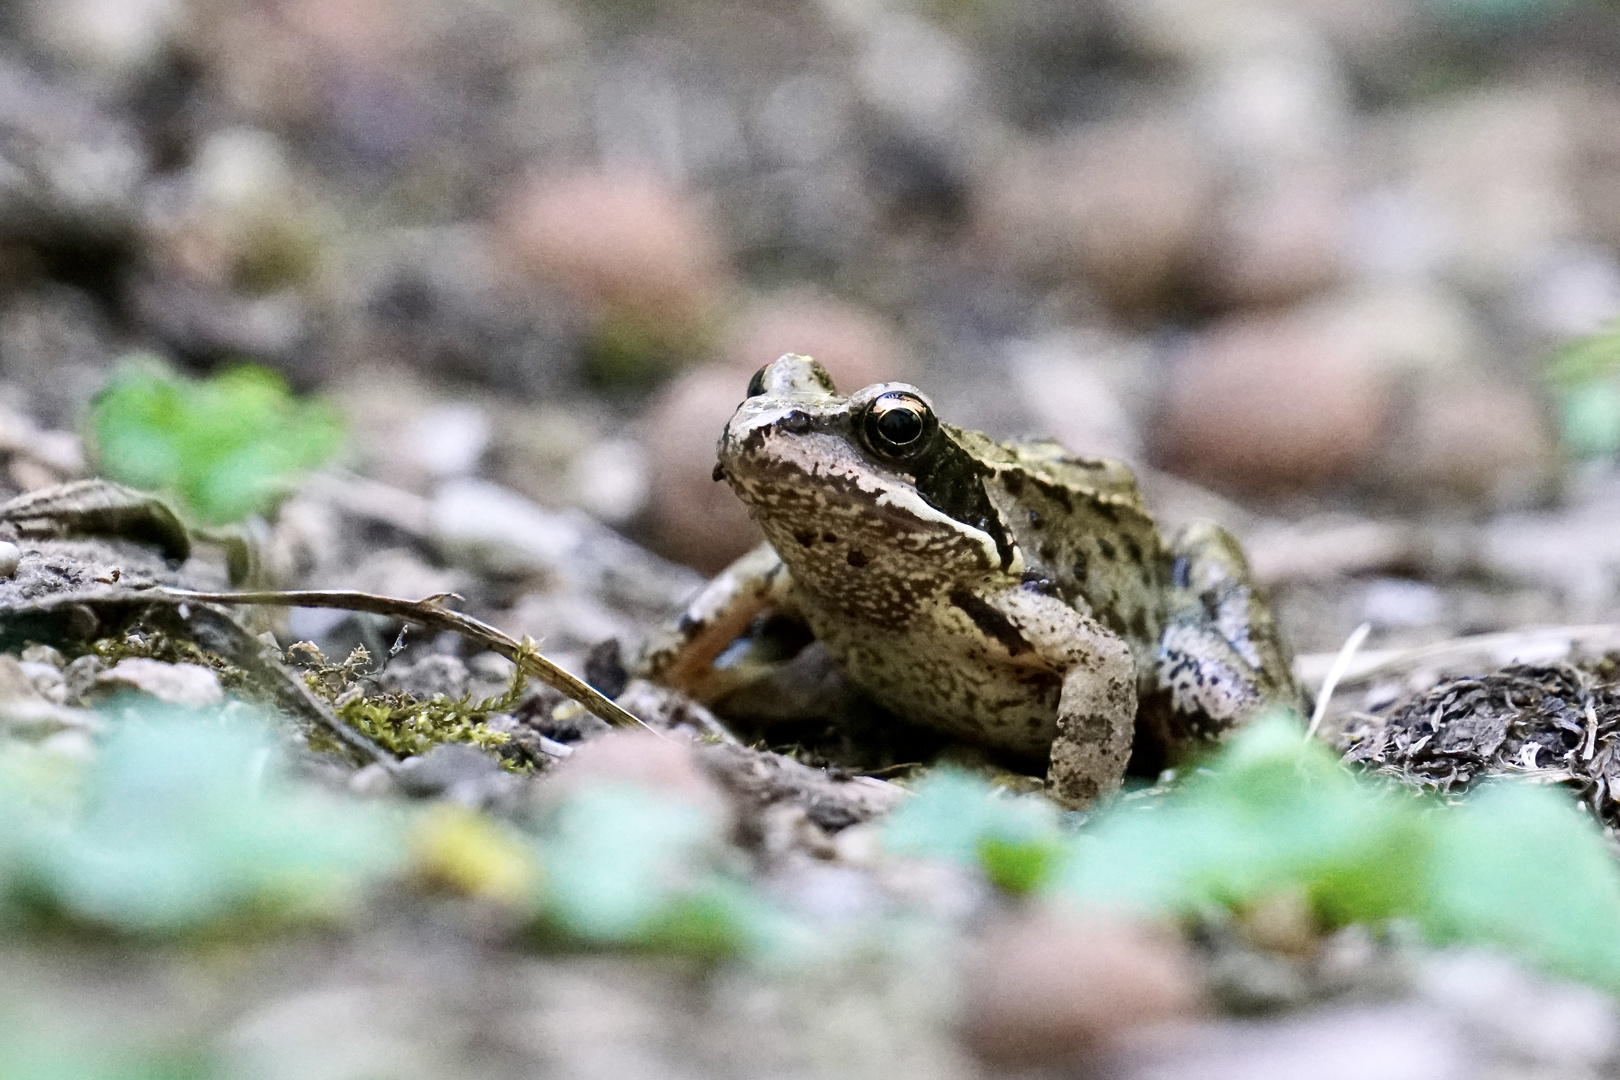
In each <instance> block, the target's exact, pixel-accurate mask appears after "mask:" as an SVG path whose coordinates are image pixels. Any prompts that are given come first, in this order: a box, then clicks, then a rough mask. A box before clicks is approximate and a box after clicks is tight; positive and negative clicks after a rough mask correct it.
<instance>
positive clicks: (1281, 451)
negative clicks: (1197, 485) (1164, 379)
mask: <svg viewBox="0 0 1620 1080" xmlns="http://www.w3.org/2000/svg"><path fill="white" fill-rule="evenodd" d="M1380 376H1381V373H1380V372H1378V371H1376V370H1374V369H1373V367H1372V365H1370V364H1367V363H1365V362H1362V359H1361V358H1360V357H1358V356H1356V355H1355V354H1353V353H1350V352H1348V351H1347V350H1346V349H1345V348H1344V347H1343V346H1342V345H1341V343H1340V342H1338V341H1337V340H1336V339H1335V338H1333V337H1332V336H1331V335H1328V334H1325V333H1323V332H1321V331H1320V330H1319V329H1318V328H1316V327H1314V326H1312V325H1311V324H1310V323H1309V322H1307V321H1305V320H1301V319H1297V318H1292V319H1291V318H1289V317H1286V316H1280V317H1257V316H1243V317H1237V318H1233V319H1229V320H1227V321H1225V322H1224V323H1221V324H1220V325H1218V326H1216V327H1215V328H1214V329H1212V330H1210V331H1208V332H1207V333H1205V334H1203V335H1202V336H1200V337H1199V338H1197V339H1196V340H1194V341H1193V342H1192V344H1191V345H1190V346H1189V347H1188V348H1187V349H1186V351H1185V352H1184V353H1183V355H1182V357H1181V359H1180V362H1179V363H1177V364H1176V365H1175V367H1174V369H1173V371H1172V375H1171V381H1170V386H1169V389H1168V392H1167V393H1166V395H1165V400H1164V402H1163V405H1162V409H1161V415H1160V423H1159V424H1158V425H1157V426H1156V433H1157V435H1158V436H1159V442H1158V446H1157V448H1156V449H1157V452H1158V457H1159V459H1160V460H1161V461H1163V462H1164V463H1165V464H1166V465H1167V466H1168V467H1169V468H1171V469H1173V470H1175V471H1177V472H1181V473H1182V474H1184V475H1187V476H1190V477H1192V478H1194V479H1198V480H1201V481H1204V482H1206V483H1209V484H1211V485H1214V486H1216V487H1220V488H1224V489H1227V490H1239V491H1247V492H1251V493H1256V494H1280V493H1284V492H1289V491H1298V490H1301V489H1308V488H1311V487H1314V486H1317V485H1321V484H1324V483H1327V482H1331V481H1335V480H1343V479H1347V478H1350V477H1354V476H1357V475H1360V474H1365V473H1366V472H1367V471H1368V469H1369V468H1370V467H1371V466H1372V465H1373V464H1374V462H1376V461H1377V459H1378V455H1379V453H1380V451H1381V449H1382V443H1383V439H1384V437H1385V434H1386V431H1387V426H1388V425H1387V419H1388V413H1389V406H1390V402H1389V398H1388V395H1387V391H1386V388H1385V385H1384V383H1383V380H1382V379H1381V377H1380Z"/></svg>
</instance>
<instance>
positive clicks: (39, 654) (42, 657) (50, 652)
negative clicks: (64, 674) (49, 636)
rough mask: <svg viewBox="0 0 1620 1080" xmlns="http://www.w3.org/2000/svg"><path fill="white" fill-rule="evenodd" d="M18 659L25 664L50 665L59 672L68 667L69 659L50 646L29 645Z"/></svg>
mask: <svg viewBox="0 0 1620 1080" xmlns="http://www.w3.org/2000/svg"><path fill="white" fill-rule="evenodd" d="M18 658H19V659H20V660H22V662H23V663H25V664H49V665H50V666H51V667H53V668H55V669H56V670H58V671H61V670H62V669H63V668H65V667H67V657H65V656H63V655H62V653H61V652H60V651H59V650H57V649H54V648H52V647H51V646H49V645H39V644H35V645H29V646H28V647H26V648H25V649H23V651H22V652H21V653H19V654H18Z"/></svg>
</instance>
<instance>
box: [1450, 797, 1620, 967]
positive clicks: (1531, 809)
mask: <svg viewBox="0 0 1620 1080" xmlns="http://www.w3.org/2000/svg"><path fill="white" fill-rule="evenodd" d="M1435 826H1436V827H1435V836H1436V843H1435V847H1434V856H1433V867H1432V871H1431V881H1430V890H1431V891H1430V896H1429V902H1428V905H1427V907H1426V908H1425V909H1424V910H1423V911H1422V912H1421V921H1422V924H1423V926H1424V928H1425V930H1426V931H1427V932H1428V934H1429V936H1430V937H1432V938H1433V939H1435V940H1437V941H1460V942H1470V943H1475V944H1481V943H1484V944H1497V945H1503V946H1507V947H1510V948H1512V949H1513V950H1514V951H1516V952H1518V953H1520V954H1521V955H1525V956H1528V957H1530V958H1532V959H1534V960H1536V961H1537V962H1539V963H1541V964H1543V965H1545V966H1547V967H1550V968H1552V969H1553V970H1555V971H1560V972H1563V973H1565V974H1569V975H1574V976H1578V977H1582V978H1586V979H1590V980H1593V981H1596V982H1599V983H1602V984H1603V985H1605V986H1608V987H1610V988H1611V989H1614V988H1620V864H1617V863H1616V862H1615V858H1614V855H1613V853H1612V852H1611V851H1610V849H1609V847H1608V844H1607V843H1606V842H1605V840H1604V838H1603V833H1602V830H1601V829H1600V828H1599V827H1598V826H1597V824H1596V823H1595V822H1593V821H1592V819H1591V818H1589V817H1587V816H1586V815H1585V814H1583V813H1581V812H1580V811H1579V810H1578V809H1577V808H1576V806H1575V804H1574V801H1573V799H1572V798H1571V797H1570V795H1569V792H1568V791H1566V790H1564V789H1562V788H1548V787H1539V786H1535V785H1532V784H1530V783H1526V782H1498V783H1493V784H1489V785H1486V786H1485V787H1484V788H1483V789H1482V790H1480V791H1478V792H1475V793H1474V794H1472V795H1471V796H1469V798H1468V800H1467V801H1466V802H1465V803H1464V804H1463V805H1462V806H1461V807H1459V808H1456V809H1451V810H1448V811H1446V812H1445V813H1443V814H1440V815H1437V820H1436V822H1435Z"/></svg>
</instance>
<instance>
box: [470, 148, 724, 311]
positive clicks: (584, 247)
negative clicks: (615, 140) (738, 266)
mask: <svg viewBox="0 0 1620 1080" xmlns="http://www.w3.org/2000/svg"><path fill="white" fill-rule="evenodd" d="M498 227H499V229H500V240H501V241H502V242H504V243H505V244H506V245H507V250H508V251H509V253H510V256H511V259H512V262H513V263H514V265H515V266H516V267H518V268H519V269H521V270H522V271H525V272H526V273H528V274H529V275H530V276H531V277H532V278H533V279H535V280H537V281H539V282H542V283H545V284H547V285H551V286H554V287H559V288H562V289H564V290H567V291H569V292H571V293H573V294H574V295H575V296H576V297H577V298H579V299H581V300H583V301H585V302H586V303H587V304H589V305H591V306H593V307H595V308H596V309H597V310H598V311H599V312H601V313H602V314H604V315H606V316H610V317H611V316H620V317H628V318H630V319H633V320H634V321H635V322H636V323H638V324H640V325H643V326H645V327H648V328H653V327H658V328H661V329H662V331H663V332H666V333H672V334H679V333H681V332H683V331H689V330H691V329H694V328H695V327H697V326H698V325H699V324H701V323H702V322H704V321H705V320H707V319H709V318H710V317H711V316H712V314H713V312H714V311H715V310H716V308H717V307H718V306H719V303H720V300H721V298H722V296H723V293H724V289H725V286H726V279H727V275H726V270H725V265H724V260H723V258H722V255H721V252H720V247H719V245H718V244H717V243H716V237H717V236H718V230H717V229H716V228H715V227H714V225H713V223H711V222H710V221H709V220H708V218H707V216H706V215H705V214H704V213H703V211H702V209H701V208H700V207H699V206H698V204H697V203H696V202H694V201H693V200H691V199H689V198H687V197H686V196H685V195H683V194H682V193H680V192H678V191H675V190H672V189H671V188H669V187H668V186H666V185H665V184H664V183H663V182H662V181H660V180H659V179H657V178H656V177H654V176H652V175H650V174H646V173H636V172H578V173H574V174H572V175H566V176H554V177H550V178H547V179H543V180H539V181H536V182H534V183H532V184H530V185H528V186H527V187H525V188H523V189H521V190H519V191H517V192H515V193H514V194H513V196H512V197H511V199H510V201H509V204H508V206H507V208H506V211H505V215H504V220H503V221H502V222H501V223H500V225H499V226H498Z"/></svg>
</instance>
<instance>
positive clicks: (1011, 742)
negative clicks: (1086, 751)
mask: <svg viewBox="0 0 1620 1080" xmlns="http://www.w3.org/2000/svg"><path fill="white" fill-rule="evenodd" d="M818 636H819V637H821V641H822V644H823V645H824V646H826V648H827V650H828V652H829V653H831V654H832V656H833V658H834V659H835V660H836V661H837V662H838V664H839V666H840V667H841V668H842V669H843V671H844V673H845V674H846V675H848V676H849V677H850V678H851V679H852V680H854V682H855V683H856V684H858V685H859V686H860V687H861V689H863V690H864V691H866V693H868V694H870V695H871V696H872V698H873V699H874V700H876V701H877V702H878V703H879V704H880V705H882V706H883V707H884V708H886V709H889V710H890V711H892V712H894V713H895V714H896V715H898V716H901V717H904V718H905V719H906V720H909V721H910V722H912V723H914V724H919V725H921V726H924V727H929V728H933V729H935V730H938V731H943V732H945V733H947V734H950V735H953V736H956V737H958V738H961V739H964V740H967V741H970V742H975V743H980V744H982V745H985V746H989V747H993V748H995V749H997V750H1002V751H1005V752H1008V753H1011V754H1015V755H1017V756H1019V757H1025V758H1032V759H1038V760H1040V761H1044V760H1045V759H1046V755H1047V752H1048V750H1049V749H1050V748H1051V745H1052V739H1053V738H1054V737H1055V736H1056V734H1057V708H1058V696H1059V694H1060V693H1061V692H1062V689H1063V679H1062V676H1061V675H1060V674H1059V673H1057V672H1054V671H1052V670H1051V669H1050V668H1046V667H1040V666H1032V665H1029V664H1022V665H1015V664H1012V663H1009V662H1008V661H1007V658H1006V657H1004V656H1003V657H997V656H994V655H992V654H991V653H990V651H989V650H988V649H987V648H985V647H984V646H983V644H982V643H979V642H963V641H958V640H953V639H949V638H947V639H945V640H943V641H942V640H940V639H938V638H937V637H932V636H930V637H928V638H927V639H926V640H922V639H919V638H918V637H917V636H915V635H911V634H907V633H904V632H889V633H882V632H880V633H876V634H863V635H862V636H861V639H860V640H859V641H853V640H849V639H848V638H846V637H844V636H843V635H839V634H836V633H833V634H830V635H818Z"/></svg>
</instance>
